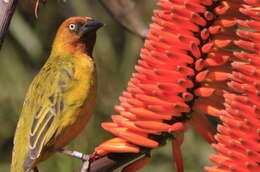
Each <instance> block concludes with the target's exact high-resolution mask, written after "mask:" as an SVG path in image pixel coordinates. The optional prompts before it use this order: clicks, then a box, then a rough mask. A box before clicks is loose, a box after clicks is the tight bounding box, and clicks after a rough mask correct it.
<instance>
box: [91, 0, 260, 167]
mask: <svg viewBox="0 0 260 172" xmlns="http://www.w3.org/2000/svg"><path fill="white" fill-rule="evenodd" d="M259 5H260V2H259V1H257V0H236V1H224V0H187V1H183V0H159V1H158V6H159V7H160V8H161V9H160V10H154V16H153V18H152V21H153V23H152V24H151V25H150V31H149V33H148V35H147V40H146V41H145V44H144V48H143V49H142V50H141V54H140V57H141V59H140V60H139V61H138V65H136V66H135V69H136V71H137V72H136V73H133V75H132V78H131V80H130V81H129V83H128V88H127V90H126V91H125V92H123V94H122V96H121V97H120V98H119V99H120V104H119V105H118V106H116V107H115V110H116V111H117V112H118V113H119V114H118V115H113V116H112V120H113V122H105V123H103V124H102V127H103V128H104V129H105V130H107V131H109V132H111V133H113V134H114V135H116V136H117V137H116V138H113V139H111V140H108V141H106V142H104V143H102V144H101V145H99V146H98V147H97V148H96V153H97V154H98V155H100V156H102V155H105V154H107V153H109V152H139V151H140V149H141V148H143V147H146V148H151V149H152V148H157V147H158V146H159V145H160V140H161V139H165V138H167V137H169V136H170V135H171V134H172V135H173V136H174V137H173V138H174V139H173V144H172V145H173V154H174V156H175V164H176V167H177V170H178V172H182V171H183V165H182V157H181V153H180V145H181V144H182V142H183V134H184V132H185V130H186V123H187V122H188V123H190V124H191V125H192V126H193V127H194V128H195V129H196V130H197V131H198V132H199V133H200V134H201V135H202V136H203V137H204V138H205V139H206V140H207V141H208V142H209V143H214V142H216V140H217V141H218V143H217V144H213V146H214V148H216V150H217V151H218V152H219V155H214V156H212V157H211V159H212V160H213V161H214V162H215V163H216V164H217V166H215V167H206V168H205V169H206V170H207V171H210V172H227V171H241V172H242V171H260V169H259V163H260V162H259V159H260V158H259V151H260V147H259V145H258V143H259V133H260V131H259V130H260V129H259V128H260V127H259V116H258V114H259V113H260V109H259V108H260V103H259V102H258V99H259V95H260V92H259V88H260V78H259V75H260V73H259V72H260V70H259V69H258V66H259V65H260V62H258V58H259V49H260V37H259V33H258V32H254V31H253V30H256V31H259V30H260V22H259V19H260V17H259V13H260V8H259ZM238 28H239V29H238ZM237 50H239V51H237ZM245 51H246V52H245ZM258 78H259V79H258ZM204 114H208V115H212V116H216V117H220V119H221V120H222V121H223V125H222V126H219V127H218V131H219V134H218V135H216V137H215V138H216V140H215V139H214V134H215V131H214V129H213V128H212V127H211V125H210V124H209V123H208V121H207V119H206V118H205V116H204ZM171 138H172V136H171ZM145 161H147V160H145Z"/></svg>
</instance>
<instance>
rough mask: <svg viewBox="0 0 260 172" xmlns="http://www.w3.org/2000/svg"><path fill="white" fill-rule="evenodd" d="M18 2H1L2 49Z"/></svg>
mask: <svg viewBox="0 0 260 172" xmlns="http://www.w3.org/2000/svg"><path fill="white" fill-rule="evenodd" d="M16 4H17V0H0V49H1V47H2V44H3V41H4V38H5V35H6V32H7V29H8V26H9V24H10V21H11V19H12V16H13V13H14V10H15V7H16Z"/></svg>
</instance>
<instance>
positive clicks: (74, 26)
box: [69, 23, 77, 31]
mask: <svg viewBox="0 0 260 172" xmlns="http://www.w3.org/2000/svg"><path fill="white" fill-rule="evenodd" d="M76 27H77V26H76V24H74V23H71V24H69V30H71V31H75V30H76Z"/></svg>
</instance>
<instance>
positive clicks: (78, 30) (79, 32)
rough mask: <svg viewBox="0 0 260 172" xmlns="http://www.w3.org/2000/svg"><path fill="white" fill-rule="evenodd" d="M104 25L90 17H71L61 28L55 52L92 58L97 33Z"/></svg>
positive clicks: (56, 39)
mask: <svg viewBox="0 0 260 172" xmlns="http://www.w3.org/2000/svg"><path fill="white" fill-rule="evenodd" d="M103 25H104V24H103V23H101V22H99V21H96V20H94V19H92V18H90V17H85V16H82V17H81V16H80V17H71V18H69V19H67V20H65V21H64V22H63V23H62V24H61V26H60V27H59V29H58V32H57V34H56V37H55V40H54V43H53V50H54V51H62V52H68V53H87V54H88V55H90V56H91V54H92V51H93V47H94V44H95V41H96V31H97V30H98V29H99V28H100V27H102V26H103Z"/></svg>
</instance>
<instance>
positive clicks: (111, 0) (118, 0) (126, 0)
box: [99, 0, 148, 39]
mask: <svg viewBox="0 0 260 172" xmlns="http://www.w3.org/2000/svg"><path fill="white" fill-rule="evenodd" d="M99 2H100V3H101V4H102V6H103V7H104V8H105V9H106V10H107V11H108V12H109V14H111V16H112V17H113V18H114V19H115V20H116V21H117V22H118V23H119V24H120V25H121V26H122V27H123V28H124V29H126V30H127V31H128V32H131V33H133V34H135V35H137V36H139V37H141V38H142V39H145V36H146V33H147V32H148V27H147V26H146V24H145V23H144V22H143V20H142V19H141V16H140V13H139V11H138V10H137V9H136V6H135V3H134V2H133V1H132V0H99Z"/></svg>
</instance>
